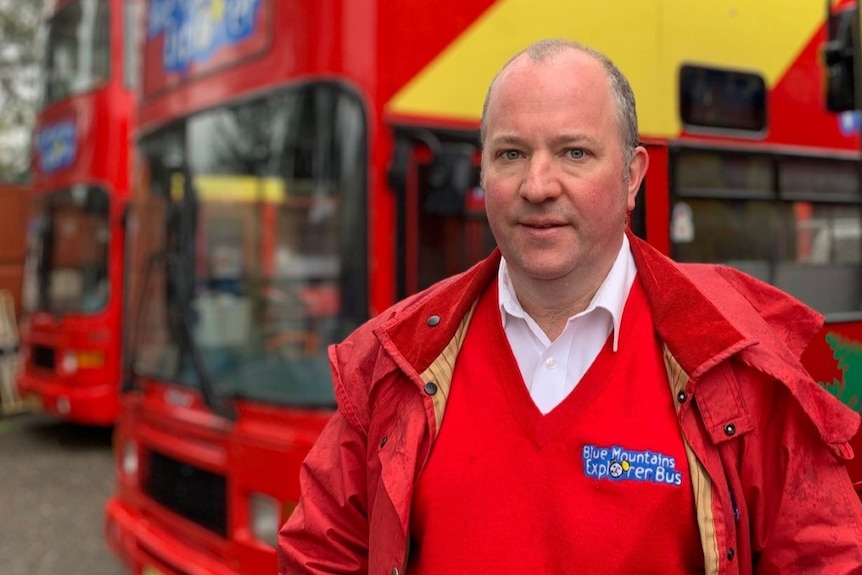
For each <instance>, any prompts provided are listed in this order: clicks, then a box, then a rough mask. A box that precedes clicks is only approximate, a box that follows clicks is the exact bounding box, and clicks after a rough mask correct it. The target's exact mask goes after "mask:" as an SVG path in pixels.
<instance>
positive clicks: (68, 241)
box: [22, 185, 110, 313]
mask: <svg viewBox="0 0 862 575" xmlns="http://www.w3.org/2000/svg"><path fill="white" fill-rule="evenodd" d="M33 213H34V215H33V217H32V218H31V220H30V223H29V226H28V228H29V229H28V232H27V233H28V239H27V244H28V255H27V263H26V268H25V281H24V289H23V300H22V303H23V305H24V309H25V310H26V311H28V312H32V311H35V310H45V311H50V312H54V313H70V312H85V313H86V312H96V311H99V310H101V309H103V308H104V307H105V305H107V303H108V240H109V235H110V234H109V229H108V194H107V192H106V191H105V190H103V189H101V188H96V187H88V186H85V185H78V186H74V187H73V188H71V189H68V190H64V191H61V192H56V193H54V194H51V195H48V196H46V197H45V198H43V199H40V200H37V201H36V205H35V206H34V210H33Z"/></svg>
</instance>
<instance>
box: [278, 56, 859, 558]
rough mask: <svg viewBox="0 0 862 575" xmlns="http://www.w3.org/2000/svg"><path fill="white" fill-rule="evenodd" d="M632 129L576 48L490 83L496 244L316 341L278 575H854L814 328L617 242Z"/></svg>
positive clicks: (534, 59) (733, 275) (736, 279)
mask: <svg viewBox="0 0 862 575" xmlns="http://www.w3.org/2000/svg"><path fill="white" fill-rule="evenodd" d="M637 134H638V132H637V119H636V115H635V105H634V97H633V95H632V93H631V88H630V86H629V84H628V82H627V80H626V79H625V78H624V77H623V76H622V74H621V73H620V72H619V71H618V70H617V69H616V68H615V67H614V66H613V64H612V63H611V62H610V61H608V60H607V58H606V57H604V56H603V55H601V54H599V53H597V52H595V51H593V50H591V49H589V48H586V47H584V46H581V45H579V44H575V43H570V42H564V41H556V40H550V41H543V42H539V43H537V44H535V45H533V46H531V47H529V48H527V50H525V51H524V52H522V53H520V54H518V55H516V56H515V57H514V58H513V59H512V60H510V61H509V63H507V64H506V66H505V67H504V68H503V69H502V70H501V72H500V73H499V74H498V76H497V77H496V78H495V79H494V81H493V82H492V84H491V87H490V89H489V92H488V96H487V98H486V102H485V109H484V111H483V120H482V143H483V153H482V174H483V185H484V188H485V194H486V209H487V213H488V220H489V223H490V225H491V229H492V231H493V233H494V237H495V238H496V240H497V244H498V246H499V251H498V252H495V254H493V255H492V256H491V257H490V258H488V259H487V260H485V261H483V262H481V263H480V264H478V265H477V266H475V267H474V268H472V269H471V270H469V271H467V272H466V273H464V274H461V275H459V276H456V277H454V278H450V279H448V280H445V281H443V282H441V283H440V284H438V285H436V286H433V287H432V288H430V289H429V290H427V291H425V292H423V293H421V294H419V295H417V296H414V297H411V298H409V299H408V300H406V301H404V302H402V303H400V304H397V305H396V306H395V307H394V308H393V309H391V310H389V311H388V312H386V313H383V314H381V315H380V316H379V317H377V318H375V319H373V320H371V321H370V322H368V324H366V325H365V326H363V327H361V328H360V329H358V330H357V331H356V332H355V333H354V334H352V335H351V336H350V337H348V338H347V340H345V341H344V342H343V343H342V344H340V345H337V346H334V347H333V348H332V350H331V352H330V357H331V360H332V369H333V377H334V385H335V390H336V394H337V397H338V401H339V410H338V412H337V413H336V414H335V415H334V417H333V419H332V421H331V422H330V423H329V425H328V426H327V428H326V430H325V431H324V432H323V434H322V435H321V437H320V439H319V440H318V442H317V444H316V445H315V447H314V449H313V450H312V452H311V454H310V455H309V457H308V459H307V460H306V462H305V464H304V465H303V469H302V476H301V481H302V488H303V496H302V500H301V502H300V504H299V506H298V507H297V509H296V511H295V512H294V514H293V515H292V516H291V518H290V520H289V521H288V522H287V523H286V525H285V526H284V527H283V529H282V531H281V534H280V541H279V571H280V573H281V574H283V575H286V574H293V573H390V574H392V575H398V574H400V573H404V572H409V573H411V574H413V573H420V574H423V573H433V574H435V575H440V574H448V573H494V574H500V573H656V574H663V575H667V574H688V573H707V574H722V575H723V574H743V575H747V574H753V573H756V574H758V575H767V574H779V573H780V574H785V575H786V574H794V573H811V574H813V573H818V574H825V573H828V574H835V575H838V574H842V575H846V574H850V573H862V509H860V503H859V500H858V498H857V497H856V495H855V493H854V491H853V488H852V486H851V485H850V481H849V478H848V476H847V473H846V470H845V468H844V465H843V458H844V457H846V456H849V448H848V445H847V442H848V441H849V439H850V438H851V437H852V435H853V433H854V432H855V430H856V428H857V426H858V423H859V421H858V419H859V418H858V415H857V414H855V413H853V412H851V411H850V410H849V409H847V408H845V407H844V406H842V405H841V404H840V403H838V402H837V401H836V400H834V398H832V397H831V396H830V395H829V394H828V393H826V392H824V391H823V390H821V389H820V388H819V387H818V386H817V384H816V383H814V382H813V381H812V380H811V378H810V377H809V376H808V375H807V373H806V372H805V370H804V369H803V368H802V367H801V365H800V363H799V361H798V357H799V355H800V353H801V352H802V350H803V349H804V347H805V345H806V344H807V342H808V341H809V340H810V338H811V337H812V336H813V335H814V333H816V331H817V330H818V329H819V327H820V325H821V321H822V320H821V318H820V316H819V315H817V314H816V313H814V312H813V311H811V310H809V309H808V308H806V307H805V306H803V305H802V304H800V303H799V302H797V301H796V300H794V299H792V298H790V297H788V296H787V295H785V294H783V293H782V292H779V291H778V290H776V289H774V288H772V287H770V286H767V285H766V284H763V283H761V282H758V281H756V280H754V279H752V278H750V277H748V276H745V275H743V274H741V273H739V272H736V271H733V270H731V269H729V268H724V267H718V266H708V265H687V266H681V265H678V264H675V263H673V262H671V261H670V260H668V259H667V258H665V257H664V256H662V255H660V254H658V253H657V252H656V251H655V250H653V249H652V248H650V247H649V246H647V245H646V244H644V243H643V242H642V241H641V240H639V239H637V238H635V237H634V236H632V235H631V234H628V233H627V231H626V221H627V216H628V214H629V213H630V212H631V210H632V209H633V207H634V202H635V196H636V194H637V190H638V188H639V186H640V183H641V181H642V179H643V177H644V174H645V173H646V170H647V165H648V157H647V153H646V150H645V149H644V148H643V147H641V146H639V145H638V139H637Z"/></svg>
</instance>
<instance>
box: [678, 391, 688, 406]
mask: <svg viewBox="0 0 862 575" xmlns="http://www.w3.org/2000/svg"><path fill="white" fill-rule="evenodd" d="M687 397H688V396H687V395H686V394H685V392H684V391H680V392H679V393H678V394H677V395H676V398H677V400H679V402H680V403H685V400H686V398H687Z"/></svg>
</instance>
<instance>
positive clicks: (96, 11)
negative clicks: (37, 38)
mask: <svg viewBox="0 0 862 575" xmlns="http://www.w3.org/2000/svg"><path fill="white" fill-rule="evenodd" d="M109 23H110V22H109V15H108V0H75V1H74V2H69V3H68V4H66V5H64V6H63V7H62V8H61V9H60V10H59V11H58V12H57V13H56V14H55V15H54V16H53V17H52V18H51V19H50V20H49V21H48V25H47V44H46V46H45V67H44V72H43V74H42V81H43V83H44V84H43V86H42V94H43V105H44V106H47V105H49V104H51V103H53V102H56V101H58V100H61V99H63V98H67V97H69V96H74V95H76V94H82V93H84V92H88V91H90V90H92V89H93V88H95V87H96V86H98V85H100V84H102V83H103V82H105V81H107V80H108V77H109V73H110V58H111V50H110V47H111V44H110V32H109V31H110V26H109Z"/></svg>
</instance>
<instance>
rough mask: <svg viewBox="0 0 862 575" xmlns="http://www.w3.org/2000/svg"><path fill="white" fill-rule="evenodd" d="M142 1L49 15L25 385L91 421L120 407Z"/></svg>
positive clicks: (80, 4)
mask: <svg viewBox="0 0 862 575" xmlns="http://www.w3.org/2000/svg"><path fill="white" fill-rule="evenodd" d="M135 6H136V2H135V1H133V0H56V1H49V2H48V5H47V8H46V11H45V22H44V28H45V41H46V44H45V62H44V66H43V72H42V79H43V81H42V101H41V108H40V110H39V112H38V115H37V118H36V125H35V128H34V130H35V131H34V134H33V160H32V174H31V176H32V177H31V180H32V187H31V189H32V192H31V195H32V202H31V206H30V214H31V217H30V219H29V222H28V226H27V245H28V256H27V262H26V266H25V277H24V284H23V289H22V307H23V317H22V322H21V340H22V346H21V351H22V360H23V361H22V370H21V373H20V375H19V377H18V382H17V385H18V390H19V393H20V394H21V395H22V397H25V398H29V399H31V400H35V401H36V402H37V403H38V405H39V406H40V407H41V408H42V409H44V410H45V411H47V412H49V413H51V414H54V415H56V416H57V417H60V418H63V419H65V420H68V421H73V422H76V423H82V424H90V425H110V424H112V423H113V422H114V419H115V417H116V415H117V411H118V409H119V388H120V364H121V352H122V336H121V334H122V324H121V321H122V303H123V276H124V271H123V259H124V242H125V239H124V238H125V232H124V213H125V209H126V205H127V199H128V195H129V165H130V155H129V150H130V146H129V144H130V141H131V140H130V138H131V129H132V122H133V110H134V91H133V86H132V80H133V78H134V77H135V74H136V72H137V69H136V68H137V66H136V65H135V64H134V60H133V58H134V57H135V56H137V55H138V52H137V51H136V50H135V49H134V45H133V41H132V38H133V35H132V34H131V31H132V30H134V26H135V21H136V20H137V16H136V10H135Z"/></svg>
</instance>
